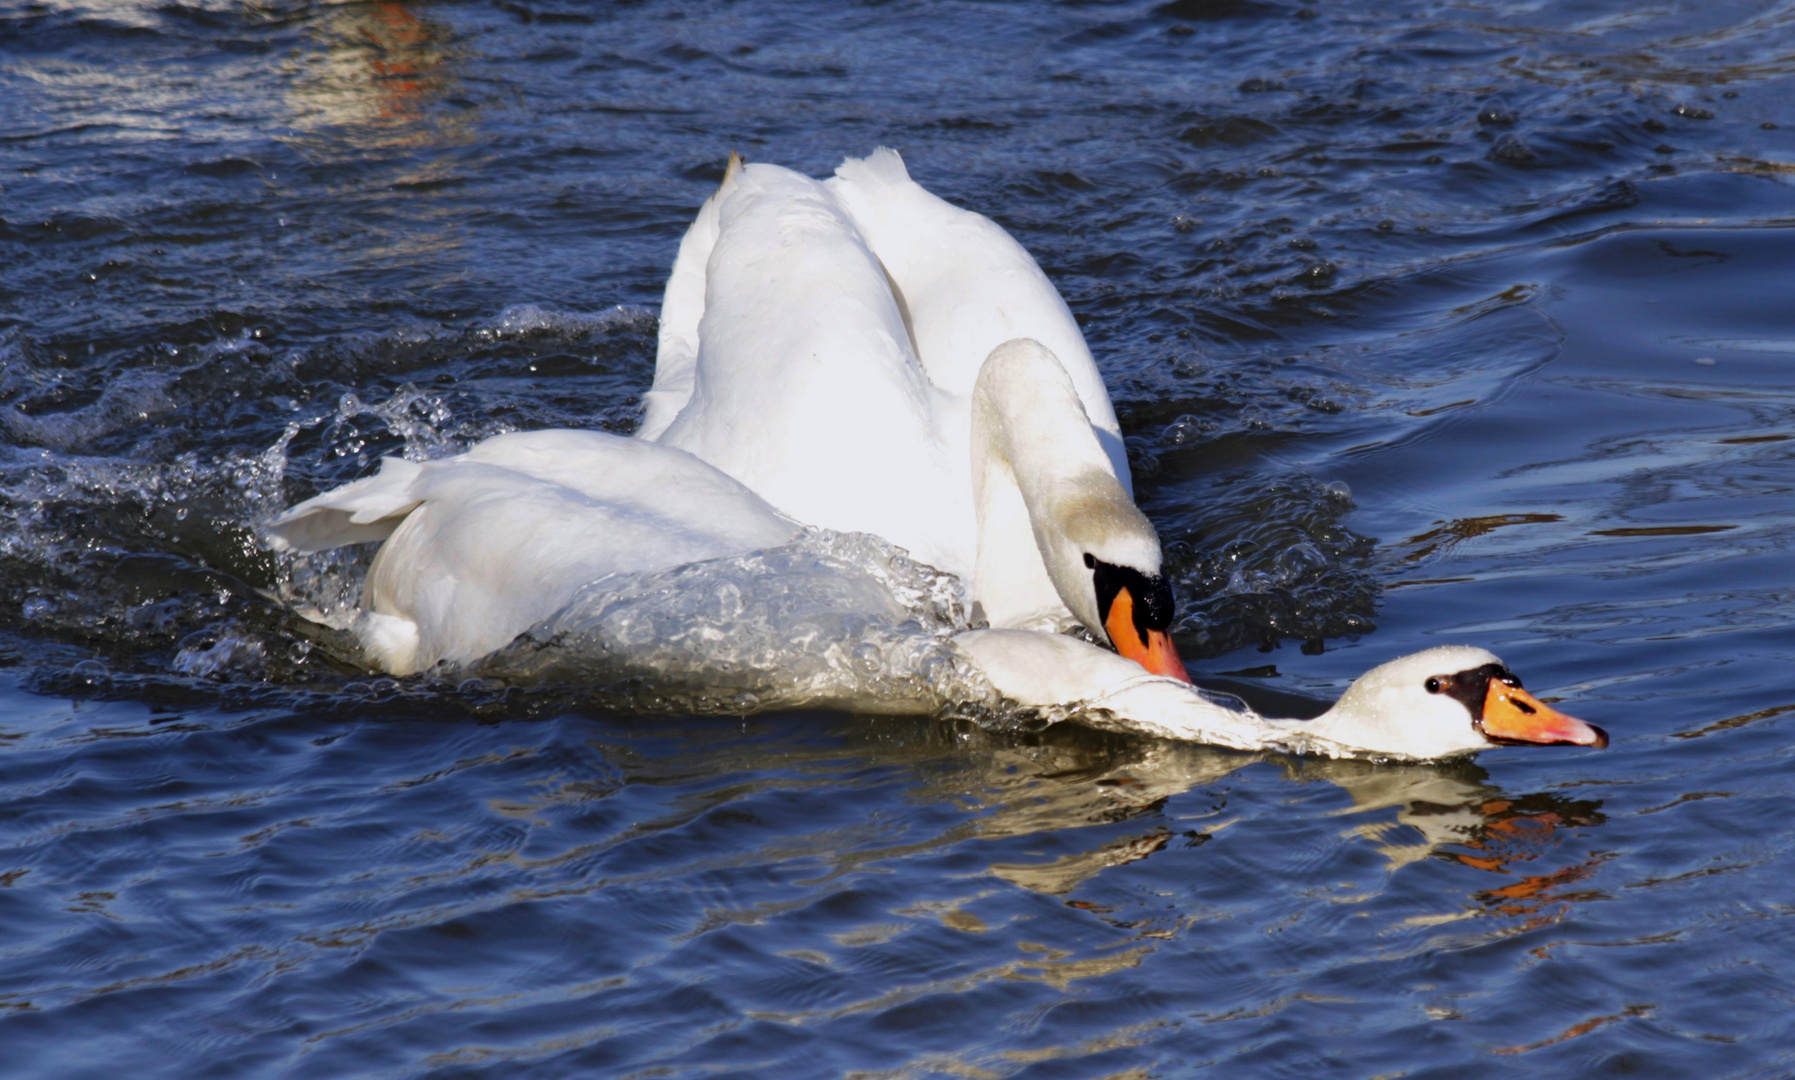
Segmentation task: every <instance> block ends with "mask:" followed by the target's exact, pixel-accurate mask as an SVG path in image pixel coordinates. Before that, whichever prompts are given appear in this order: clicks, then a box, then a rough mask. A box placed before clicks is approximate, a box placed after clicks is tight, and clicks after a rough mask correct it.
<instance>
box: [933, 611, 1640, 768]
mask: <svg viewBox="0 0 1795 1080" xmlns="http://www.w3.org/2000/svg"><path fill="white" fill-rule="evenodd" d="M953 644H954V647H955V648H956V649H957V650H959V651H960V652H961V653H963V654H965V655H966V656H967V657H968V659H969V660H970V661H971V662H972V663H974V664H976V665H977V666H978V668H979V669H980V671H981V672H982V674H983V675H984V676H985V678H986V679H987V680H989V681H990V683H991V685H992V686H993V687H994V688H995V689H996V691H997V693H998V694H1000V695H1001V696H1002V697H1003V698H1005V699H1006V700H1008V701H1010V702H1012V703H1014V704H1016V705H1021V706H1023V707H1025V708H1032V709H1037V710H1041V711H1042V712H1043V713H1044V714H1046V715H1047V716H1048V718H1049V719H1057V718H1059V717H1073V716H1075V717H1077V718H1078V719H1080V720H1081V721H1083V722H1084V723H1086V724H1089V725H1091V726H1093V727H1103V728H1109V729H1112V730H1117V731H1125V732H1133V733H1137V734H1147V735H1152V736H1155V737H1159V738H1167V739H1178V740H1183V741H1190V742H1201V743H1209V744H1211V745H1215V746H1226V747H1230V748H1232V749H1236V750H1280V749H1281V750H1291V751H1297V752H1303V753H1313V754H1320V755H1322V756H1325V757H1366V756H1372V757H1380V758H1389V759H1395V760H1405V761H1427V760H1436V759H1443V758H1454V757H1464V756H1468V755H1472V754H1476V753H1478V752H1480V751H1483V750H1489V749H1492V748H1494V747H1497V746H1505V745H1523V744H1532V745H1541V746H1549V745H1570V746H1588V747H1598V748H1599V747H1605V746H1607V745H1608V734H1607V732H1605V731H1603V730H1602V729H1601V728H1599V727H1597V726H1596V725H1594V724H1590V723H1587V722H1585V721H1583V720H1579V719H1577V718H1576V717H1574V716H1568V715H1566V714H1564V713H1561V712H1559V711H1558V710H1556V709H1554V708H1552V707H1551V706H1550V705H1547V704H1546V703H1545V702H1543V701H1541V700H1539V699H1538V698H1537V697H1534V696H1533V695H1532V694H1530V693H1528V692H1527V691H1526V690H1525V689H1523V688H1522V686H1521V680H1520V679H1519V678H1518V677H1517V676H1516V675H1515V674H1514V672H1512V671H1510V670H1509V668H1508V666H1507V665H1506V664H1504V663H1503V662H1502V661H1501V660H1500V659H1499V658H1497V657H1496V655H1495V654H1494V653H1491V652H1490V651H1489V650H1487V649H1480V648H1476V647H1474V646H1468V645H1441V646H1436V647H1434V648H1431V649H1424V650H1422V651H1421V652H1417V653H1411V654H1409V655H1407V656H1402V657H1398V658H1397V659H1395V660H1391V661H1389V662H1387V663H1384V664H1380V665H1378V666H1377V667H1374V668H1372V669H1371V670H1370V671H1368V672H1366V673H1365V674H1363V675H1361V676H1359V677H1358V678H1357V679H1355V680H1354V681H1353V683H1352V685H1350V686H1348V687H1347V689H1346V692H1345V693H1344V694H1342V695H1341V696H1340V699H1339V701H1337V702H1336V703H1335V704H1334V706H1333V707H1332V708H1330V709H1329V710H1328V711H1327V712H1325V713H1323V714H1322V715H1320V716H1318V717H1316V718H1315V719H1313V720H1283V719H1274V718H1267V717H1262V716H1259V715H1258V714H1257V713H1254V712H1253V711H1251V710H1250V709H1246V708H1244V707H1243V706H1241V705H1240V704H1239V703H1238V702H1231V703H1229V704H1224V703H1223V701H1221V700H1218V699H1217V697H1215V696H1212V695H1209V694H1206V693H1204V692H1202V691H1199V690H1197V689H1196V688H1194V687H1192V686H1190V685H1187V684H1186V683H1184V682H1181V681H1179V680H1177V679H1172V678H1167V677H1165V676H1159V675H1153V674H1151V673H1149V672H1145V671H1142V670H1141V669H1140V667H1139V666H1138V665H1135V664H1132V663H1130V662H1128V661H1127V660H1125V659H1123V658H1122V657H1120V656H1118V655H1116V654H1114V653H1109V652H1105V651H1103V650H1101V649H1097V648H1093V647H1092V646H1090V645H1087V644H1085V643H1084V642H1082V641H1079V640H1078V639H1076V638H1072V637H1067V636H1064V635H1054V634H1041V633H1034V632H1030V631H1018V630H974V631H969V632H967V633H963V634H959V635H957V636H956V637H955V638H954V642H953Z"/></svg>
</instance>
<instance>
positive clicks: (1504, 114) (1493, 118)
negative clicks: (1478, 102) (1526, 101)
mask: <svg viewBox="0 0 1795 1080" xmlns="http://www.w3.org/2000/svg"><path fill="white" fill-rule="evenodd" d="M1519 119H1520V115H1519V114H1518V113H1516V112H1515V111H1514V110H1513V109H1511V108H1509V107H1508V105H1507V103H1505V102H1503V101H1501V100H1500V99H1497V100H1493V101H1489V102H1485V103H1484V106H1483V108H1481V109H1479V110H1477V122H1478V123H1479V124H1482V125H1484V126H1485V127H1510V126H1513V124H1514V122H1515V121H1516V120H1519Z"/></svg>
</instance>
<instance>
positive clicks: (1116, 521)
mask: <svg viewBox="0 0 1795 1080" xmlns="http://www.w3.org/2000/svg"><path fill="white" fill-rule="evenodd" d="M1044 502H1045V503H1046V506H1047V512H1046V513H1042V514H1038V515H1036V516H1035V519H1034V522H1033V524H1034V529H1035V542H1036V544H1037V545H1038V548H1039V550H1040V552H1041V555H1042V561H1043V562H1044V563H1045V564H1046V567H1047V576H1048V577H1049V578H1051V579H1052V580H1053V586H1054V589H1055V590H1056V591H1057V592H1058V593H1059V595H1060V598H1061V599H1062V600H1064V601H1065V603H1066V607H1067V609H1068V610H1070V611H1071V612H1072V614H1073V615H1074V616H1075V617H1077V619H1078V621H1079V622H1081V623H1083V624H1084V625H1085V627H1086V628H1088V629H1089V630H1091V632H1092V633H1094V634H1096V635H1097V636H1098V637H1100V638H1101V639H1102V640H1104V641H1107V642H1108V643H1109V644H1110V646H1111V647H1112V648H1114V649H1115V650H1116V651H1117V652H1118V653H1121V654H1122V655H1123V656H1125V657H1127V658H1128V659H1130V660H1133V661H1134V662H1135V663H1137V664H1139V665H1141V666H1142V667H1144V668H1146V669H1147V670H1148V671H1150V672H1152V673H1153V674H1155V675H1166V676H1169V677H1171V678H1174V679H1179V680H1182V681H1184V682H1189V681H1190V675H1189V673H1187V672H1186V671H1185V670H1184V661H1183V660H1181V659H1179V657H1178V650H1177V648H1176V647H1174V646H1173V645H1172V633H1171V631H1172V615H1173V602H1172V586H1171V583H1170V582H1168V581H1167V580H1166V577H1165V573H1164V567H1163V562H1162V556H1161V551H1160V547H1159V533H1158V532H1156V531H1155V530H1154V528H1153V523H1152V522H1151V521H1148V520H1147V515H1145V514H1143V513H1141V511H1140V508H1139V507H1137V506H1135V505H1134V500H1133V499H1130V498H1129V497H1128V493H1127V492H1126V491H1124V490H1122V486H1121V485H1120V484H1119V483H1117V482H1116V479H1115V477H1114V476H1112V475H1110V474H1108V473H1105V472H1101V471H1099V470H1091V471H1090V472H1088V473H1086V474H1085V475H1083V476H1080V477H1077V478H1075V479H1071V480H1068V481H1067V482H1066V483H1065V484H1064V485H1063V488H1062V490H1060V491H1058V492H1055V493H1054V497H1052V498H1049V499H1047V500H1044Z"/></svg>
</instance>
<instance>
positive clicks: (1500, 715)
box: [1483, 679, 1608, 746]
mask: <svg viewBox="0 0 1795 1080" xmlns="http://www.w3.org/2000/svg"><path fill="white" fill-rule="evenodd" d="M1483 733H1484V735H1485V737H1487V738H1489V739H1491V740H1493V741H1495V742H1508V743H1538V744H1541V745H1552V744H1557V743H1568V744H1570V745H1572V746H1607V745H1608V733H1607V732H1606V731H1603V730H1602V729H1601V728H1599V727H1596V726H1595V725H1594V724H1586V723H1584V722H1583V721H1581V720H1579V719H1577V718H1576V717H1574V716H1566V715H1565V714H1563V713H1561V712H1559V711H1558V710H1557V709H1554V708H1553V707H1552V706H1550V705H1547V704H1546V703H1545V702H1543V701H1541V700H1540V699H1539V698H1536V697H1534V696H1533V695H1532V694H1529V693H1528V692H1527V691H1525V690H1523V689H1521V688H1520V687H1518V686H1509V685H1508V684H1507V683H1505V682H1503V681H1502V680H1501V679H1491V680H1490V689H1489V693H1487V694H1485V695H1484V699H1483Z"/></svg>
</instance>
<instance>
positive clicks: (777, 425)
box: [265, 151, 1607, 758]
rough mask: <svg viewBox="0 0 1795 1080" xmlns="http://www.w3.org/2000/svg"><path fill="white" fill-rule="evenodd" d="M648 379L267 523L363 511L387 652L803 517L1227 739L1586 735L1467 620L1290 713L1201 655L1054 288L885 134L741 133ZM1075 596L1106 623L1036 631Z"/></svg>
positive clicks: (1081, 708) (381, 661) (361, 524)
mask: <svg viewBox="0 0 1795 1080" xmlns="http://www.w3.org/2000/svg"><path fill="white" fill-rule="evenodd" d="M993 338H994V339H995V340H991V339H993ZM978 350H983V351H982V352H980V351H978ZM646 404H647V409H646V416H645V419H644V422H643V426H642V429H641V431H640V432H639V433H638V436H637V437H635V438H622V437H618V436H613V435H606V434H602V433H598V432H575V431H542V432H531V433H514V434H508V435H501V436H498V437H496V438H493V439H489V440H487V441H485V442H483V443H481V444H479V445H477V446H476V447H474V448H473V449H472V450H470V451H468V452H467V453H465V454H462V455H460V456H457V457H453V458H448V459H444V460H441V461H434V462H426V463H413V462H406V461H400V460H396V459H388V460H387V461H385V462H384V463H383V465H382V468H381V471H380V472H379V473H378V474H377V475H375V476H373V477H370V478H367V479H364V480H359V481H356V482H354V483H351V484H348V485H345V486H344V487H341V488H337V489H335V490H333V491H330V492H326V493H324V494H322V495H319V496H317V497H316V498H313V499H311V500H308V501H306V502H304V503H301V504H299V505H298V506H296V507H294V508H292V509H291V510H289V511H288V512H287V513H286V514H284V515H282V516H280V517H279V518H277V519H276V520H274V521H273V522H272V523H270V524H269V525H268V526H267V527H266V530H265V531H266V533H267V535H268V536H269V538H270V541H271V543H272V544H273V545H274V546H276V547H277V548H290V549H294V550H299V551H315V550H322V549H324V548H329V547H335V546H339V545H342V544H348V543H358V542H368V541H375V540H379V541H382V542H383V544H382V547H381V549H380V551H379V553H378V554H377V556H376V557H375V560H374V563H373V565H372V566H371V567H370V570H369V574H368V579H367V583H366V585H365V587H364V593H363V601H362V603H363V609H364V610H363V612H362V614H361V616H360V618H359V621H358V623H357V626H356V630H357V633H358V636H359V637H360V638H361V640H362V641H363V643H364V645H365V646H366V648H367V650H368V654H369V656H370V658H371V659H372V661H373V662H374V663H375V664H377V665H378V666H380V667H382V668H384V669H385V670H387V671H389V672H392V673H395V674H409V673H413V672H417V671H421V670H424V669H425V668H428V667H430V666H432V665H434V664H436V663H437V662H439V661H449V662H451V663H461V662H466V661H469V660H474V659H477V658H479V657H481V656H483V655H485V654H487V653H490V652H492V651H494V650H496V649H498V648H500V647H502V646H504V645H505V644H506V643H508V642H509V641H510V640H511V639H512V638H514V637H515V636H516V635H517V634H519V633H521V632H523V631H524V630H526V629H528V628H529V627H530V626H532V625H534V624H536V623H537V622H539V621H541V620H542V619H545V618H547V617H549V616H550V615H553V614H554V613H555V612H556V611H558V610H560V609H561V608H562V607H564V606H565V605H566V604H567V603H568V602H569V601H570V600H571V599H572V598H573V596H574V595H575V594H576V593H577V592H578V591H579V590H580V588H581V587H583V586H585V585H587V584H589V583H591V582H593V581H596V580H597V579H599V578H602V577H604V576H606V575H608V574H612V573H618V572H639V571H649V570H656V569H665V568H669V567H673V566H678V565H681V564H684V563H689V562H694V561H699V560H704V559H710V558H718V557H722V556H725V555H731V554H738V553H742V552H747V551H753V550H758V549H761V548H767V547H772V546H775V545H778V544H781V543H784V542H785V541H787V540H789V539H791V538H792V536H794V535H795V534H796V533H797V532H798V531H799V530H800V529H801V527H802V525H815V526H821V527H826V528H831V529H836V530H839V531H864V532H872V533H876V534H878V535H881V536H884V537H885V538H887V539H889V540H892V541H894V542H896V543H899V544H902V545H903V546H905V547H907V548H909V549H910V550H911V551H912V552H913V553H915V554H917V555H919V556H920V557H921V558H923V559H924V560H925V561H929V562H932V563H934V564H936V565H938V566H940V567H942V568H943V569H948V570H951V571H953V572H955V573H956V574H958V575H960V577H961V579H962V580H963V581H970V583H971V585H970V593H971V598H972V599H973V600H974V601H975V602H976V605H977V607H976V609H975V610H977V611H978V612H980V613H981V614H982V615H983V617H984V619H985V620H987V621H988V623H989V625H990V627H991V629H981V630H973V631H968V632H964V633H961V634H959V635H957V636H956V637H955V638H954V641H953V645H954V648H955V650H956V651H957V652H958V653H959V654H960V656H961V657H962V658H963V659H965V660H966V661H968V662H969V663H970V664H971V665H973V666H974V667H976V668H977V669H979V671H980V672H981V673H982V674H983V675H984V676H985V677H986V678H987V680H988V681H989V682H990V684H991V685H992V686H993V687H994V689H995V690H996V692H997V693H998V694H999V695H1001V696H1002V697H1003V698H1005V699H1007V700H1009V701H1011V702H1013V703H1016V704H1020V705H1022V706H1024V707H1029V708H1036V709H1040V710H1042V711H1043V712H1050V713H1056V714H1058V715H1064V716H1072V715H1076V716H1079V717H1081V718H1083V719H1086V720H1087V721H1089V722H1092V723H1094V724H1097V725H1098V726H1108V727H1114V728H1119V729H1123V730H1130V731H1139V732H1146V733H1150V734H1154V735H1161V736H1167V737H1173V738H1181V739H1193V740H1198V741H1203V742H1210V743H1215V744H1218V745H1223V746H1232V747H1237V748H1241V749H1265V748H1280V747H1285V748H1292V749H1302V750H1309V751H1314V752H1320V753H1326V754H1353V753H1372V754H1380V755H1386V756H1392V757H1407V758H1432V757H1449V756H1454V755H1458V754H1465V753H1473V752H1476V751H1478V750H1482V749H1487V748H1489V747H1490V746H1494V745H1499V744H1502V743H1511V742H1513V743H1519V742H1530V743H1554V742H1556V743H1572V744H1578V745H1589V746H1601V745H1605V744H1606V741H1607V737H1606V735H1605V734H1603V733H1602V732H1601V731H1600V729H1597V728H1594V727H1592V726H1590V725H1587V724H1584V723H1583V722H1582V721H1579V720H1576V719H1574V718H1571V717H1567V716H1564V715H1562V714H1560V713H1557V712H1556V711H1554V710H1552V709H1550V708H1549V707H1548V706H1546V705H1544V704H1543V703H1541V702H1539V701H1538V700H1537V699H1535V698H1533V697H1531V696H1530V695H1528V694H1527V693H1526V692H1525V691H1524V690H1522V689H1521V688H1520V684H1519V681H1518V680H1517V679H1515V678H1514V676H1513V675H1512V674H1511V673H1510V672H1509V671H1508V669H1507V668H1505V667H1503V666H1502V664H1501V662H1500V661H1499V660H1497V659H1496V658H1495V657H1494V656H1493V655H1491V654H1489V653H1487V652H1485V651H1483V650H1481V649H1469V648H1463V647H1449V648H1443V649H1432V650H1428V651H1427V652H1424V653H1419V654H1416V655H1415V656H1411V657H1406V658H1403V659H1401V660H1397V661H1392V662H1391V663H1389V664H1385V665H1383V666H1382V667H1379V668H1376V669H1374V670H1372V671H1371V672H1369V673H1368V674H1366V675H1365V676H1363V677H1362V678H1360V679H1359V680H1358V681H1357V682H1355V683H1354V684H1353V685H1352V687H1350V688H1349V689H1348V691H1347V693H1346V694H1345V695H1344V696H1343V697H1342V699H1341V701H1340V703H1339V704H1338V705H1336V706H1335V708H1334V709H1332V710H1330V711H1329V712H1328V713H1327V714H1325V715H1324V716H1322V717H1320V718H1319V719H1317V720H1315V721H1311V722H1308V723H1299V722H1295V721H1279V720H1268V719H1265V718H1262V717H1259V716H1257V715H1256V714H1254V713H1252V712H1250V711H1247V710H1241V709H1233V708H1228V707H1226V706H1223V705H1220V704H1218V703H1217V702H1216V701H1215V700H1214V699H1212V698H1211V697H1208V696H1206V695H1204V694H1203V693H1201V692H1199V691H1197V690H1195V689H1194V688H1193V687H1191V686H1190V685H1189V684H1188V675H1187V674H1186V673H1185V671H1184V667H1183V665H1182V663H1181V662H1180V661H1179V660H1178V657H1177V654H1176V651H1175V650H1174V649H1173V647H1172V645H1171V641H1170V637H1169V634H1168V629H1169V626H1170V622H1171V617H1172V608H1171V593H1170V590H1169V588H1168V586H1167V585H1166V582H1165V580H1164V577H1163V575H1162V573H1161V553H1160V546H1159V541H1158V537H1157V535H1156V534H1155V532H1154V530H1153V527H1152V525H1151V524H1150V523H1149V522H1148V521H1147V519H1146V517H1145V516H1144V515H1142V514H1141V512H1140V511H1139V509H1137V508H1136V507H1135V505H1134V502H1133V499H1132V497H1131V494H1130V492H1129V477H1128V471H1127V462H1126V458H1125V456H1124V455H1123V454H1122V451H1121V439H1120V433H1119V429H1118V427H1117V425H1116V420H1115V414H1114V410H1113V408H1112V407H1111V405H1110V402H1109V398H1108V394H1107V392H1106V391H1105V390H1104V388H1103V384H1102V380H1101V378H1100V377H1098V375H1097V372H1096V368H1095V364H1094V363H1093V362H1092V360H1091V358H1090V353H1089V351H1088V349H1086V348H1085V346H1084V342H1083V339H1082V337H1081V336H1080V335H1079V333H1078V330H1077V326H1076V324H1075V323H1074V322H1073V321H1072V319H1071V316H1070V313H1069V312H1067V311H1066V308H1065V305H1064V302H1063V301H1061V300H1060V298H1059V296H1058V294H1057V292H1055V291H1054V290H1053V287H1052V285H1051V284H1050V283H1049V282H1047V280H1046V278H1045V276H1044V275H1042V274H1041V272H1040V270H1039V268H1038V267H1037V266H1036V265H1035V264H1034V261H1033V259H1032V258H1030V257H1029V256H1028V254H1027V252H1026V251H1024V250H1023V249H1022V248H1021V247H1020V245H1017V244H1016V243H1015V241H1014V240H1012V239H1010V238H1009V237H1008V235H1007V234H1005V233H1003V231H1002V230H1001V229H1000V228H998V227H997V226H996V225H994V224H993V223H991V222H990V221H988V220H987V219H985V218H983V217H980V216H979V215H976V214H971V213H969V212H967V211H963V210H958V209H957V208H954V207H952V206H950V205H949V204H947V203H945V202H942V201H941V200H939V199H937V198H935V197H934V196H933V195H930V194H928V193H927V192H926V191H924V190H923V189H922V188H921V187H919V186H918V185H916V184H915V183H914V182H912V181H910V180H909V178H908V176H907V174H906V173H905V172H904V170H903V165H902V162H901V160H900V159H898V157H897V155H896V154H895V153H894V152H891V151H880V152H878V153H876V154H874V155H872V156H871V157H869V158H867V159H865V160H863V161H849V162H847V163H846V164H844V165H843V166H842V168H841V169H840V170H838V171H837V175H836V177H835V178H834V179H832V180H831V181H828V182H825V183H818V182H816V181H813V180H810V179H808V178H806V177H803V176H800V175H798V174H796V173H793V172H790V171H789V170H785V169H781V168H778V167H776V166H765V165H754V166H746V167H744V166H743V165H742V164H741V163H740V161H739V159H733V158H732V161H731V164H730V167H729V169H728V172H727V174H726V178H725V180H724V182H723V184H722V186H721V187H720V188H719V191H718V192H717V194H716V195H714V196H712V198H711V199H710V200H708V201H707V202H706V203H705V205H704V207H703V208H702V209H701V211H700V213H699V215H698V219H697V221H695V222H694V224H693V226H692V227H691V229H690V230H688V232H687V235H686V237H685V239H684V240H683V241H682V244H681V247H680V253H679V256H678V259H677V261H676V263H675V267H674V271H673V274H672V276H671V277H670V280H669V283H668V287H667V296H666V303H665V306H664V309H663V325H662V335H661V342H660V354H659V357H658V360H657V369H656V377H655V383H654V388H653V389H652V390H651V391H650V393H649V395H648V397H647V399H646ZM1074 622H1076V623H1078V624H1080V625H1083V626H1084V627H1086V628H1088V629H1089V630H1090V631H1091V632H1092V633H1093V634H1094V635H1096V636H1098V637H1100V638H1101V639H1104V640H1107V641H1109V642H1110V643H1111V644H1113V645H1114V646H1115V648H1116V649H1117V652H1115V653H1111V652H1108V651H1106V650H1103V649H1101V648H1098V647H1096V646H1093V645H1090V644H1087V643H1085V642H1083V641H1081V640H1077V639H1075V638H1072V637H1068V636H1065V635H1063V634H1060V633H1057V632H1054V631H1058V630H1060V629H1064V628H1065V627H1066V626H1068V625H1069V624H1071V623H1074Z"/></svg>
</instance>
